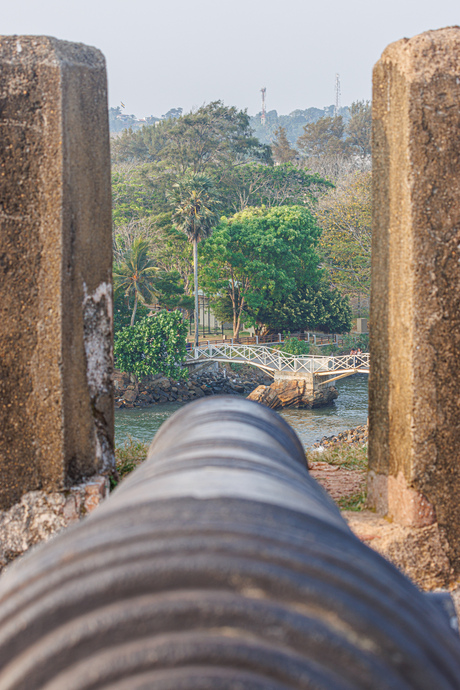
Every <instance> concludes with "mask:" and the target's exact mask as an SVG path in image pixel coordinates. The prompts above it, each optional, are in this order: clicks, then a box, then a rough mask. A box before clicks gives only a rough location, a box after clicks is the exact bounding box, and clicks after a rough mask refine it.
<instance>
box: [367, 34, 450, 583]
mask: <svg viewBox="0 0 460 690" xmlns="http://www.w3.org/2000/svg"><path fill="white" fill-rule="evenodd" d="M459 74H460V28H458V27H452V28H448V29H441V30H439V31H428V32H426V33H424V34H422V35H420V36H415V37H414V38H411V39H410V40H408V39H403V40H401V41H398V42H397V43H393V44H391V45H390V46H388V48H387V49H386V50H385V51H384V53H383V54H382V57H381V59H380V60H379V62H378V63H377V64H376V66H375V68H374V86H373V94H374V96H373V106H372V115H373V185H374V190H373V204H374V210H373V233H372V291H371V323H370V353H371V362H372V366H371V368H370V377H369V467H370V474H369V501H370V504H371V505H373V506H374V507H375V508H376V509H377V510H379V511H380V512H382V513H385V512H387V513H388V514H389V516H390V518H393V519H394V520H395V521H397V522H399V523H400V524H401V525H405V526H407V527H409V526H412V527H419V526H420V525H421V524H424V525H427V524H432V523H433V521H434V519H436V521H437V524H438V527H439V530H440V533H441V534H442V535H443V539H444V537H445V539H444V540H443V544H444V545H445V546H446V548H447V552H448V558H449V559H450V562H451V563H452V564H453V565H454V566H455V568H456V569H457V570H459V571H460V528H459V525H460V502H459V501H458V496H459V494H460V464H459V463H458V460H457V457H458V449H459V447H460V425H459V423H458V403H457V401H458V390H459V388H460V367H459V365H458V363H459V361H460V338H459V333H460V165H459V160H460V137H459V135H458V133H459V131H460V80H459V76H458V75H459Z"/></svg>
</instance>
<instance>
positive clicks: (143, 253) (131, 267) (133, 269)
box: [113, 237, 159, 326]
mask: <svg viewBox="0 0 460 690" xmlns="http://www.w3.org/2000/svg"><path fill="white" fill-rule="evenodd" d="M149 250H150V243H149V241H148V240H146V239H145V238H144V237H136V239H135V240H133V243H132V245H131V247H129V249H127V250H126V251H125V252H124V255H123V259H122V260H121V262H120V263H119V264H118V265H116V266H115V268H114V271H113V279H114V283H115V292H119V291H123V292H124V293H125V295H126V296H127V297H130V296H131V295H134V307H133V311H132V314H131V326H133V325H134V319H135V318H136V311H137V304H138V302H139V301H140V302H141V303H142V304H146V303H148V302H149V301H150V300H151V298H152V296H154V295H155V294H156V290H155V288H154V285H153V281H152V278H153V275H154V273H155V271H158V270H159V269H158V268H157V267H156V266H155V265H154V261H153V259H152V258H151V257H150V254H149Z"/></svg>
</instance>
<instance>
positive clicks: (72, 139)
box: [0, 36, 114, 509]
mask: <svg viewBox="0 0 460 690" xmlns="http://www.w3.org/2000/svg"><path fill="white" fill-rule="evenodd" d="M0 129H1V137H0V167H1V171H2V178H1V179H2V196H1V203H0V245H1V253H0V317H1V318H0V352H1V364H0V368H1V371H0V429H1V434H0V473H1V477H2V482H1V486H0V509H7V508H9V507H10V506H11V505H13V504H14V503H17V502H18V501H20V499H21V496H22V495H23V494H25V493H28V492H30V491H41V490H44V491H50V492H55V491H58V490H61V489H63V488H64V487H66V486H71V485H72V484H74V483H76V482H78V481H79V480H80V479H81V478H82V477H85V476H90V475H91V474H94V473H97V472H110V471H111V470H112V468H113V467H114V455H113V434H114V431H113V393H112V384H111V374H112V366H113V364H112V343H111V332H112V294H111V291H112V288H111V280H112V277H111V265H112V246H111V245H112V236H111V188H110V150H109V131H108V114H107V80H106V71H105V60H104V57H103V55H102V54H101V53H100V52H99V51H98V50H96V49H95V48H90V47H88V46H84V45H81V44H75V43H68V42H66V41H58V40H56V39H54V38H49V37H40V36H10V37H0Z"/></svg>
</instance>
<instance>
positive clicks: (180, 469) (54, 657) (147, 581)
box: [0, 397, 460, 690]
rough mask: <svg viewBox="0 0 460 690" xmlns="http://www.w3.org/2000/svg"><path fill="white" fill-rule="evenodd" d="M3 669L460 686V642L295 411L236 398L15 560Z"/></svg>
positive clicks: (161, 683) (96, 684)
mask: <svg viewBox="0 0 460 690" xmlns="http://www.w3.org/2000/svg"><path fill="white" fill-rule="evenodd" d="M0 668H1V670H0V690H36V689H39V688H40V689H41V690H44V689H46V690H95V689H96V688H97V689H101V688H107V689H108V688H111V689H113V690H141V689H145V690H147V689H149V690H150V689H152V688H153V689H154V690H262V689H263V690H281V689H286V690H287V689H289V690H292V689H299V690H306V689H308V690H313V689H315V690H319V689H321V690H326V689H327V690H332V689H334V690H342V689H343V690H346V689H347V690H351V689H356V688H358V689H361V688H363V689H364V688H366V689H368V690H389V689H390V688H391V690H407V689H408V688H412V689H417V690H425V689H426V690H444V689H446V690H447V689H452V688H456V689H458V688H460V641H459V639H458V637H457V636H456V635H455V634H454V632H453V631H452V630H451V629H450V627H449V625H448V622H447V620H446V618H445V617H444V616H443V615H442V613H441V612H440V611H439V609H438V607H437V606H436V605H435V604H433V602H431V601H430V600H429V599H428V598H427V597H425V596H424V595H423V594H422V593H421V592H420V591H419V590H418V589H417V588H416V587H415V586H414V585H413V584H411V582H410V581H409V580H408V579H407V578H405V577H404V576H403V575H402V574H401V573H400V572H399V571H398V570H397V569H396V568H394V567H393V566H392V565H391V564H390V563H388V562H387V561H385V560H384V559H383V558H381V557H380V556H379V555H378V554H377V553H375V552H374V551H372V550H371V549H369V548H368V547H366V546H365V545H363V544H362V543H361V542H360V541H359V540H358V539H357V538H356V537H355V536H354V535H353V534H352V532H351V531H350V530H349V528H348V526H347V525H346V523H345V521H344V520H343V519H342V517H341V515H340V512H339V511H338V509H337V507H336V506H335V504H334V503H333V502H332V500H331V499H330V498H329V497H328V496H327V494H326V493H325V492H324V491H323V489H322V488H321V487H320V486H319V485H318V484H317V483H316V482H315V481H314V479H312V478H311V477H310V476H309V474H308V471H307V468H306V466H305V454H304V451H303V449H302V446H301V444H300V442H299V441H298V439H297V437H296V435H295V434H294V432H293V431H292V429H291V428H290V427H289V426H288V425H287V424H286V423H285V422H284V421H283V420H282V419H281V417H279V416H278V415H277V414H276V413H274V412H272V411H271V410H269V409H267V408H264V407H262V406H260V405H258V404H256V403H251V402H249V401H246V400H242V399H240V398H237V397H228V398H227V397H222V398H212V399H210V398H207V399H205V400H201V401H199V402H196V403H192V404H190V405H187V406H186V407H184V408H182V409H181V410H179V411H178V412H176V414H175V415H174V416H173V417H171V419H170V420H169V421H167V422H166V423H165V424H164V425H163V426H162V427H161V429H160V431H159V432H158V434H157V436H156V437H155V439H154V441H153V443H152V445H151V447H150V451H149V454H148V459H147V461H146V462H145V463H143V465H141V466H140V467H139V468H138V469H137V470H136V471H135V472H133V473H132V475H130V476H129V477H128V478H127V479H126V480H125V481H124V482H122V483H121V485H120V486H119V487H118V488H117V489H116V491H115V492H114V493H113V494H112V495H111V497H110V498H109V499H108V500H107V501H106V502H105V503H104V504H103V505H102V506H101V507H100V508H98V509H97V510H96V511H95V512H94V513H92V514H91V515H90V516H89V517H88V518H86V519H85V520H84V521H82V522H81V523H80V524H78V525H76V526H75V527H72V528H70V529H69V530H67V531H66V532H64V533H61V534H60V535H58V536H57V537H56V538H55V539H53V540H52V541H51V542H49V543H48V544H45V545H42V546H40V547H38V548H36V550H35V551H33V552H32V553H30V554H28V555H26V556H25V557H24V558H22V559H21V560H19V561H17V562H16V563H15V564H13V565H12V566H11V567H10V568H8V570H7V572H6V573H5V574H4V575H3V576H2V578H0Z"/></svg>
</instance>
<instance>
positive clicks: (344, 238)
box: [314, 172, 372, 296]
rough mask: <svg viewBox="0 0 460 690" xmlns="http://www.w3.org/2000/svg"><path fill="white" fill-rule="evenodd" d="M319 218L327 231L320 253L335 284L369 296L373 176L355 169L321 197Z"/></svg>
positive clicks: (340, 287) (316, 212) (321, 242)
mask: <svg viewBox="0 0 460 690" xmlns="http://www.w3.org/2000/svg"><path fill="white" fill-rule="evenodd" d="M314 213H315V217H316V219H317V222H318V223H319V225H320V226H321V228H322V230H323V232H322V234H321V240H320V254H321V260H322V264H323V266H324V267H325V268H326V269H327V271H328V273H329V279H330V281H331V283H332V284H333V285H335V286H336V287H338V288H339V289H340V290H341V291H342V292H344V293H346V294H349V295H355V296H356V295H357V296H359V295H360V294H364V295H366V296H367V295H369V290H370V271H371V234H372V175H371V173H370V172H355V173H354V174H353V175H348V176H347V177H346V178H344V179H342V180H341V181H340V182H339V184H338V185H337V187H336V189H333V190H331V191H329V192H328V193H327V194H326V195H324V197H323V198H322V199H320V201H319V203H318V205H317V207H316V208H315V211H314Z"/></svg>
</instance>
